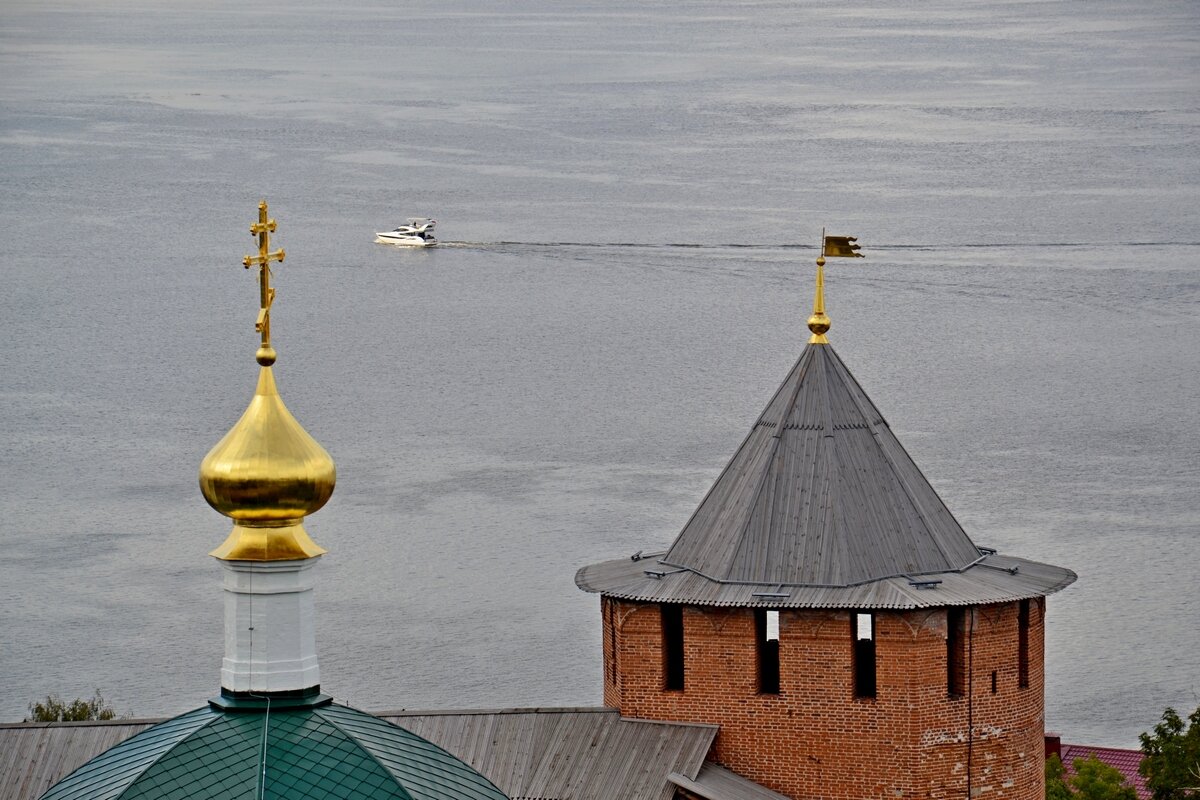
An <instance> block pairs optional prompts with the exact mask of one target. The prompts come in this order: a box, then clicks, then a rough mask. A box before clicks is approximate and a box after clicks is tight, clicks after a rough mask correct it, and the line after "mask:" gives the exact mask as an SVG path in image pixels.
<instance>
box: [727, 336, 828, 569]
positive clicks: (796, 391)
mask: <svg viewBox="0 0 1200 800" xmlns="http://www.w3.org/2000/svg"><path fill="white" fill-rule="evenodd" d="M812 348H813V345H811V344H809V345H806V346H805V348H804V350H802V351H801V352H800V356H799V358H797V359H796V363H795V365H793V367H792V372H798V373H799V374H797V375H796V385H795V386H794V387H792V396H791V398H790V399H789V400H788V402H787V403H786V404H785V405H784V407H783V409H782V412H781V413H780V415H779V422H778V423H776V424H777V425H778V426H779V427H778V429H777V430H776V431H775V434H774V436H773V437H772V438H773V439H774V440H775V443H774V445H773V446H772V448H771V457H770V459H769V462H770V463H771V464H775V463H776V462H777V460H778V459H779V457H780V448H781V447H782V446H783V433H784V430H785V429H786V428H787V421H788V419H789V418H790V417H791V416H792V412H793V411H794V410H795V409H796V401H797V400H799V399H800V390H801V388H803V386H804V379H805V378H806V377H808V372H809V370H810V369H811V368H812V362H813V361H814V360H815V359H816V355H815V354H813V355H809V358H808V361H809V363H808V364H806V365H805V366H804V369H803V371H802V372H800V371H799V368H800V361H801V360H802V359H803V358H804V356H805V355H806V354H808V352H809V351H810V350H812ZM792 372H788V374H787V375H786V376H785V377H784V379H783V384H782V385H780V387H779V389H780V391H783V386H784V385H786V384H787V381H788V378H790V377H792ZM772 399H774V398H772ZM770 407H771V406H770V403H768V404H767V408H770ZM766 411H767V409H766V408H764V409H763V413H762V415H761V416H760V417H759V419H760V420H761V419H762V418H763V417H765V416H766ZM826 411H828V409H826ZM824 422H828V423H829V424H830V425H832V416H830V417H829V419H827V420H824ZM757 424H758V423H757V422H756V423H755V426H756V427H757ZM751 430H753V429H751ZM783 455H784V456H785V457H786V455H787V454H786V453H783ZM772 473H774V477H775V480H774V486H772V487H771V511H770V513H769V514H768V516H767V530H766V537H765V539H764V544H765V545H766V551H767V552H766V560H767V563H771V562H772V561H773V560H774V559H773V558H772V556H773V553H772V552H771V551H772V550H773V549H775V544H776V542H775V540H776V538H777V537H776V535H775V534H776V525H777V522H778V515H777V514H776V513H774V509H775V506H776V505H777V504H778V503H780V502H781V498H782V497H783V496H784V493H783V492H781V491H780V483H781V482H782V481H783V470H782V469H771V468H770V467H768V468H767V469H766V470H764V471H763V475H762V478H761V481H760V483H759V487H758V490H757V491H756V492H755V499H757V498H758V493H759V492H762V491H763V487H765V486H766V484H767V478H768V477H769V476H770V475H771V474H772ZM714 485H715V483H714ZM755 505H757V504H751V507H750V513H748V514H747V515H746V521H745V526H744V528H743V531H742V534H743V535H742V536H741V537H740V541H741V544H742V545H743V546H744V545H745V544H746V543H747V539H746V536H745V532H746V530H748V529H749V528H750V523H751V521H752V520H753V519H754V507H755ZM739 549H741V548H739Z"/></svg>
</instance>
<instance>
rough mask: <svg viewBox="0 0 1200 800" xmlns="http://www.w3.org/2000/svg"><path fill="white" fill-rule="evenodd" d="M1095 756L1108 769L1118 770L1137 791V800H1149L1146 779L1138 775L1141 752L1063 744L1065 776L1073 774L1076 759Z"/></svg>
mask: <svg viewBox="0 0 1200 800" xmlns="http://www.w3.org/2000/svg"><path fill="white" fill-rule="evenodd" d="M1092 756H1095V757H1096V758H1097V759H1098V760H1100V761H1102V762H1104V763H1105V764H1108V765H1109V766H1110V767H1115V768H1116V769H1118V770H1120V772H1121V774H1122V775H1124V776H1125V779H1126V781H1128V782H1129V783H1130V784H1132V785H1133V788H1134V789H1136V790H1137V795H1138V798H1139V800H1150V790H1149V789H1147V788H1146V779H1145V778H1143V777H1142V776H1141V775H1138V764H1140V763H1142V751H1141V750H1121V749H1119V748H1116V747H1092V746H1091V745H1087V744H1063V745H1062V756H1061V758H1062V762H1063V766H1064V767H1066V768H1067V774H1068V775H1070V774H1073V773H1074V772H1075V770H1074V769H1073V768H1072V766H1071V765H1072V764H1073V763H1074V762H1075V759H1077V758H1091V757H1092Z"/></svg>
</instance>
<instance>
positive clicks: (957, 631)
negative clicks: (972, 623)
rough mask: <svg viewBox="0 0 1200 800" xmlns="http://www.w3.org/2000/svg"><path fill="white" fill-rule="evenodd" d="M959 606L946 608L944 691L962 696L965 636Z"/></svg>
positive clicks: (964, 669) (965, 661) (965, 668)
mask: <svg viewBox="0 0 1200 800" xmlns="http://www.w3.org/2000/svg"><path fill="white" fill-rule="evenodd" d="M964 618H965V615H964V614H963V610H962V609H961V608H947V609H946V693H947V694H948V695H950V697H954V698H957V697H962V696H963V695H965V694H966V690H967V637H966V629H965V626H964Z"/></svg>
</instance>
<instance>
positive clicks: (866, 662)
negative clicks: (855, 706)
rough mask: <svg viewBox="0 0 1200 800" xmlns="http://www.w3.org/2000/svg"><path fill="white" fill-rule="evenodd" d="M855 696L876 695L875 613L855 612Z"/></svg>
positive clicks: (852, 620) (853, 622) (853, 620)
mask: <svg viewBox="0 0 1200 800" xmlns="http://www.w3.org/2000/svg"><path fill="white" fill-rule="evenodd" d="M851 623H852V628H853V632H854V696H855V697H863V698H874V697H875V690H876V687H875V615H874V614H854V615H853V617H851Z"/></svg>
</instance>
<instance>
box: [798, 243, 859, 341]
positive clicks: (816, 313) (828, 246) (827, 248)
mask: <svg viewBox="0 0 1200 800" xmlns="http://www.w3.org/2000/svg"><path fill="white" fill-rule="evenodd" d="M857 241H858V239H857V238H855V237H853V236H826V235H825V229H824V228H822V229H821V255H819V256H817V294H816V297H814V298H813V313H812V316H811V317H809V318H808V329H809V330H810V331H812V334H813V335H812V336H811V337H810V338H809V340H808V343H809V344H829V340H828V339H826V338H825V332H826V331H828V330H829V317H827V316H825V256H829V257H830V258H834V257H837V258H862V257H863V254H862V253H860V252H858V249H859V247H858V245H857V244H855V242H857Z"/></svg>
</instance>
